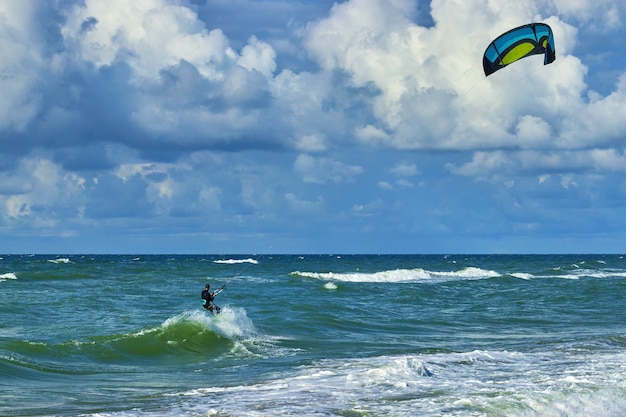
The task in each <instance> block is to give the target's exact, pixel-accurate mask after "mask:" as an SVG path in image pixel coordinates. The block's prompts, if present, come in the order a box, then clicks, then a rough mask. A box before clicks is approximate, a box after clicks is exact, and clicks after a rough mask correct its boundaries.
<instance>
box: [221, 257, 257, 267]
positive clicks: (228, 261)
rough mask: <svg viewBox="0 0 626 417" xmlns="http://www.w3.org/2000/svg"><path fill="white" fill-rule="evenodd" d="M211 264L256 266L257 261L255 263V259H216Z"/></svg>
mask: <svg viewBox="0 0 626 417" xmlns="http://www.w3.org/2000/svg"><path fill="white" fill-rule="evenodd" d="M213 263H216V264H227V265H234V264H246V263H247V264H254V265H256V264H258V263H259V261H257V260H256V259H252V258H247V259H216V260H215V261H213Z"/></svg>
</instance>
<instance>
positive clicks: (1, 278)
mask: <svg viewBox="0 0 626 417" xmlns="http://www.w3.org/2000/svg"><path fill="white" fill-rule="evenodd" d="M10 279H17V275H15V273H13V272H9V273H6V274H2V275H0V282H2V281H7V280H10Z"/></svg>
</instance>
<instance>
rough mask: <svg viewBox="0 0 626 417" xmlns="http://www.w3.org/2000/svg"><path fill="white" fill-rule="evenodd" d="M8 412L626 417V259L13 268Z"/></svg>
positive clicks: (108, 260)
mask: <svg viewBox="0 0 626 417" xmlns="http://www.w3.org/2000/svg"><path fill="white" fill-rule="evenodd" d="M206 283H209V284H210V285H211V288H212V290H214V289H217V288H220V287H222V286H225V287H224V290H223V291H222V292H221V293H220V294H219V295H217V296H216V299H215V302H216V304H217V305H219V306H220V307H221V313H220V314H216V315H211V314H210V313H209V312H208V311H206V310H204V309H203V308H202V304H201V299H200V293H201V291H202V290H203V289H204V286H205V284H206ZM0 415H1V416H15V417H17V416H100V417H105V416H107V417H109V416H110V417H114V416H115V417H126V416H137V417H144V416H145V417H148V416H150V417H152V416H155V417H156V416H158V417H161V416H163V417H164V416H168V417H169V416H242V417H243V416H250V417H256V416H272V417H276V416H320V417H322V416H324V417H326V416H337V417H357V416H358V417H366V416H372V417H373V416H385V417H388V416H395V417H404V416H507V417H508V416H533V417H534V416H555V417H566V416H567V417H578V416H580V417H583V416H584V417H589V416H592V417H609V416H611V417H618V416H626V259H625V258H624V256H622V255H337V254H322V255H269V254H264V255H246V254H244V255H64V254H59V255H0Z"/></svg>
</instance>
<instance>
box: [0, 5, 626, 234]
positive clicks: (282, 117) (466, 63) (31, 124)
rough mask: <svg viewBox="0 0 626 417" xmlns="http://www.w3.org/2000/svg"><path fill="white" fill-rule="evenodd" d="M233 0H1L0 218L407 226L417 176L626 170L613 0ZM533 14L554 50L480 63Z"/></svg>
mask: <svg viewBox="0 0 626 417" xmlns="http://www.w3.org/2000/svg"><path fill="white" fill-rule="evenodd" d="M227 3H228V2H211V1H208V2H193V1H188V0H136V1H125V0H111V1H107V2H102V1H97V0H81V1H78V0H69V1H62V2H50V3H46V4H42V3H41V2H38V1H35V0H23V1H19V2H16V1H12V0H0V36H2V43H1V46H0V57H1V58H2V59H1V60H0V87H1V88H2V91H3V94H2V96H1V97H0V144H2V153H0V207H2V209H1V210H2V211H1V212H0V218H1V219H2V222H3V223H2V226H3V227H7V228H10V227H29V226H28V225H38V226H33V227H41V228H42V230H43V229H47V230H57V231H59V234H65V233H67V232H68V230H70V229H72V228H73V227H74V228H80V227H88V226H89V225H93V224H98V225H100V226H101V225H102V224H104V223H102V222H105V223H106V221H107V219H113V220H112V221H114V223H115V224H116V225H117V226H119V227H120V228H123V227H124V226H127V225H129V224H133V223H132V222H130V221H129V222H128V223H126V221H127V220H125V219H134V220H135V221H137V220H138V219H141V220H142V222H144V223H143V226H145V227H156V226H155V225H158V224H159V221H158V220H159V219H165V218H167V219H170V218H171V219H177V222H176V224H177V225H178V224H180V223H178V220H180V219H184V218H187V217H188V218H193V219H194V220H196V221H197V219H198V218H203V217H202V216H208V215H209V214H215V215H216V216H223V217H221V218H216V219H212V218H211V219H209V220H207V222H206V227H211V228H214V229H219V230H223V229H225V228H227V227H233V228H241V229H246V227H252V225H254V226H258V224H260V223H262V221H261V220H259V219H263V221H265V222H268V223H265V224H266V225H267V224H271V225H272V226H274V225H276V224H279V223H280V222H279V221H277V219H280V218H281V215H282V213H281V210H283V209H284V210H290V211H291V212H292V213H294V212H301V213H308V214H310V215H312V216H313V215H315V214H316V213H317V214H319V213H321V212H322V211H325V210H327V211H328V212H337V213H352V214H359V213H360V214H364V213H366V214H367V216H363V215H355V216H352V217H351V218H353V219H356V218H362V219H363V218H366V217H367V218H368V219H372V218H374V217H376V216H377V215H379V213H384V211H385V210H395V211H393V216H384V215H381V217H384V218H385V219H388V218H389V219H398V220H397V221H398V222H399V223H400V224H404V223H403V222H409V221H408V220H402V215H399V214H398V213H399V212H401V210H402V209H401V208H402V207H415V204H414V203H415V202H414V201H409V200H408V199H411V198H417V197H413V196H412V195H410V193H406V187H413V186H414V183H413V180H414V177H416V176H418V175H419V176H420V179H423V181H422V182H421V184H437V183H438V181H439V180H438V177H437V176H438V175H440V176H443V177H444V178H445V179H444V180H441V181H442V182H444V183H446V185H449V183H454V184H456V190H457V191H458V192H463V191H464V190H465V188H464V187H466V186H467V184H468V183H470V182H472V180H474V179H478V180H484V181H487V182H488V184H498V185H502V184H504V185H505V187H504V188H505V189H506V190H511V192H513V191H514V190H517V189H520V188H522V187H521V185H520V184H530V181H529V182H528V183H527V182H525V179H528V178H532V184H533V185H534V186H537V185H539V186H542V187H547V186H554V184H556V183H557V180H556V179H558V183H559V184H558V187H560V189H567V190H569V191H573V190H575V189H577V190H590V189H593V190H594V192H593V193H592V192H588V194H584V193H582V191H581V193H580V194H577V196H581V198H587V197H588V195H595V196H597V195H607V194H608V193H601V192H599V190H598V189H597V187H598V184H601V183H602V179H605V178H607V176H611V175H619V174H621V173H623V171H624V168H623V167H624V166H626V164H625V163H624V162H625V156H624V146H623V144H622V142H623V139H624V135H625V134H626V75H625V74H626V73H625V72H624V69H623V68H622V66H621V62H622V61H620V60H618V59H616V56H617V54H618V53H619V51H620V50H621V46H620V44H619V42H621V40H622V39H623V36H624V30H625V28H624V25H623V21H624V16H625V13H626V6H625V5H624V4H623V2H619V1H615V0H601V1H590V0H577V1H564V0H520V1H516V2H511V1H509V0H489V1H487V0H431V1H429V2H427V1H423V0H347V1H343V2H332V1H319V2H310V3H307V4H304V3H301V2H294V3H280V2H279V3H277V2H270V1H264V0H263V1H260V2H250V1H248V0H238V1H237V3H236V6H237V10H238V12H237V14H236V15H235V14H234V8H235V6H234V3H228V4H227ZM305 3H306V2H305ZM428 6H429V7H428ZM248 10H250V11H251V12H250V14H248V12H247V11H248ZM292 16H295V17H293V18H292ZM279 18H280V19H279ZM241 19H243V21H244V22H246V24H245V25H243V24H241V23H238V22H240V20H241ZM530 21H543V22H546V23H548V24H550V25H551V27H552V28H553V30H554V35H555V40H556V44H557V59H556V61H555V62H554V63H553V64H550V65H547V66H544V65H543V62H542V59H541V57H531V58H528V59H526V60H523V62H522V61H521V62H519V63H516V64H515V65H511V66H509V67H507V68H506V70H503V71H499V72H498V73H496V74H494V75H492V76H490V77H488V78H486V77H485V76H484V74H483V73H482V67H481V65H480V63H481V57H482V54H483V52H484V49H485V47H486V45H487V44H488V43H489V42H490V41H491V40H492V39H493V38H494V37H496V36H497V35H499V34H500V33H502V32H504V31H506V30H508V29H510V28H511V27H514V26H517V25H521V24H524V23H527V22H530ZM408 152H410V153H408ZM397 161H401V162H400V163H398V162H397ZM414 161H415V162H414ZM390 167H392V168H391V169H390ZM418 167H419V168H418ZM389 177H391V178H389ZM538 179H539V180H538ZM446 181H449V182H446ZM458 184H462V185H458ZM485 184H486V183H485V182H482V185H485ZM427 187H428V186H427V185H425V188H427ZM594 187H595V188H594ZM420 188H421V187H416V188H414V189H413V190H412V191H419V189H420ZM529 188H530V186H529ZM322 189H323V190H324V191H320V190H322ZM339 189H340V190H341V192H339V191H338V190H339ZM402 191H404V193H403V192H402ZM378 192H381V193H383V194H381V195H377V193H378ZM326 193H327V194H326ZM353 193H354V194H353ZM366 193H372V194H373V195H371V196H368V197H366V198H364V199H361V198H356V197H354V196H355V195H357V194H358V195H361V196H362V195H364V194H366ZM449 194H452V193H449ZM416 195H417V193H416ZM383 196H384V197H383ZM442 198H450V197H449V196H448V195H446V196H442ZM386 199H396V200H394V201H388V200H386ZM348 200H351V201H348ZM423 200H424V199H423V198H422V199H421V200H420V201H423ZM512 200H513V198H512ZM514 200H515V201H519V202H522V201H524V198H523V196H516V197H515V198H514ZM362 201H371V202H373V203H365V204H364V203H362ZM425 210H426V209H425ZM435 212H437V211H436V210H433V211H431V212H429V213H435ZM406 213H407V214H405V215H406V216H412V215H413V213H412V212H411V211H410V210H407V211H406ZM386 214H389V213H386ZM441 216H443V214H441ZM446 216H448V214H446ZM155 219H156V220H155ZM273 222H275V223H273ZM320 222H322V220H319V219H318V224H319V223H320ZM440 222H441V223H440ZM181 223H182V221H181ZM443 223H445V222H444V220H441V218H435V219H433V224H441V225H442V226H441V229H440V230H452V229H454V227H453V226H451V225H450V224H447V225H446V224H443ZM451 223H454V222H451ZM454 224H456V223H454ZM107 225H108V223H107ZM394 227H395V229H397V230H407V228H405V227H403V226H402V225H395V226H394ZM394 227H392V228H394ZM189 228H190V229H193V227H189ZM352 229H353V230H359V227H357V226H355V227H353V228H352ZM70 234H71V233H70Z"/></svg>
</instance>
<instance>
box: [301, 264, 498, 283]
mask: <svg viewBox="0 0 626 417" xmlns="http://www.w3.org/2000/svg"><path fill="white" fill-rule="evenodd" d="M290 275H294V276H301V277H305V278H315V279H322V280H333V281H344V282H431V281H439V282H441V281H454V280H474V279H486V278H495V277H499V276H501V274H499V273H498V272H496V271H490V270H485V269H481V268H474V267H469V268H465V269H461V270H459V271H451V272H446V271H428V270H425V269H422V268H415V269H393V270H389V271H380V272H371V273H363V272H350V273H337V272H301V271H295V272H291V273H290Z"/></svg>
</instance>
